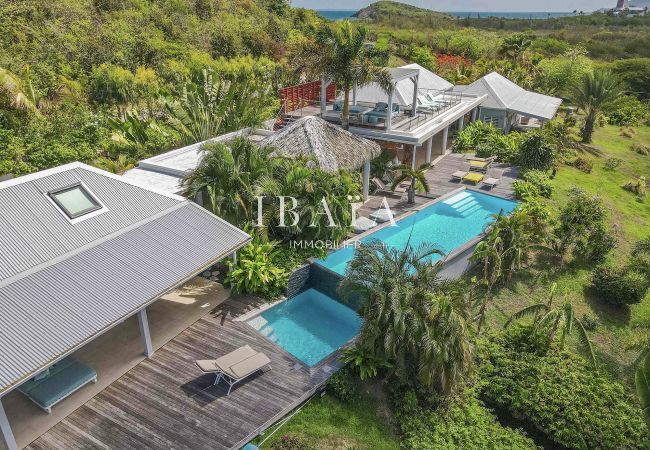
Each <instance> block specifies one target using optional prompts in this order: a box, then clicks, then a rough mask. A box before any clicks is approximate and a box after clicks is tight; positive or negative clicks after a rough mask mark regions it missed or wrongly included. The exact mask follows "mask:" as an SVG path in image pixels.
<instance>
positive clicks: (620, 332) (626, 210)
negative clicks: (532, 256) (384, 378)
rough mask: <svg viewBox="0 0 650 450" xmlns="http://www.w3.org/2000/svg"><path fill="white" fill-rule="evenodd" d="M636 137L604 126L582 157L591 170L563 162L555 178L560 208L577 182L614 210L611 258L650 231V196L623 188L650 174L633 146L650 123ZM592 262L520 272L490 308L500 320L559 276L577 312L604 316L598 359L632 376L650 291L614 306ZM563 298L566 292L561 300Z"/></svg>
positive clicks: (647, 320) (597, 336)
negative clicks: (597, 288) (594, 276)
mask: <svg viewBox="0 0 650 450" xmlns="http://www.w3.org/2000/svg"><path fill="white" fill-rule="evenodd" d="M635 130H636V133H635V134H634V136H633V137H632V138H627V137H623V136H621V135H620V129H619V128H618V127H613V126H607V127H604V128H599V129H598V130H597V131H596V134H595V136H594V144H593V146H594V147H595V149H596V151H595V152H587V151H585V152H582V154H581V155H580V156H581V157H584V158H587V159H589V160H591V161H592V162H593V170H592V172H591V173H584V172H581V171H580V170H578V169H576V168H573V167H569V166H562V167H561V168H560V169H559V171H558V174H557V177H556V179H555V181H554V188H555V191H554V193H553V197H552V199H551V203H552V205H553V206H554V207H556V208H555V209H556V210H557V208H559V207H561V206H562V205H564V204H565V202H566V197H567V192H568V191H569V189H570V188H571V187H573V186H579V187H581V188H582V189H584V190H586V191H588V192H590V193H592V194H597V195H599V196H600V197H601V198H602V200H603V203H604V205H605V206H606V207H607V209H608V210H609V213H610V223H611V226H612V229H613V231H614V233H615V235H616V237H617V239H618V246H617V248H616V249H615V250H614V251H613V252H612V256H611V257H612V258H613V259H614V260H616V261H623V260H625V258H627V256H628V255H629V251H630V248H631V246H632V245H633V244H634V243H635V242H636V241H637V240H638V239H640V238H642V237H644V236H647V235H648V234H650V197H648V198H646V199H645V202H640V201H639V200H638V199H637V198H636V196H635V195H634V194H632V193H630V192H627V191H625V190H624V189H622V188H621V185H623V184H624V183H625V182H627V181H629V180H631V179H632V178H633V177H638V176H640V175H645V176H646V178H648V179H650V156H642V155H639V154H638V153H636V152H634V151H632V150H630V146H631V145H632V144H633V143H640V144H645V145H650V127H637V128H636V129H635ZM613 157H615V158H619V159H621V160H622V164H621V166H620V167H618V168H617V169H615V170H614V171H608V170H606V169H605V168H604V167H603V164H604V162H605V161H606V160H607V158H613ZM590 270H591V268H590V267H585V266H580V265H578V264H575V263H574V264H569V265H568V266H567V267H563V268H562V269H560V270H558V271H557V273H555V274H553V275H552V276H548V273H547V271H545V272H546V275H545V276H544V278H546V279H544V278H542V279H541V280H539V279H538V278H537V277H538V276H539V275H540V274H539V273H536V272H535V271H530V272H527V273H524V274H522V275H520V276H519V277H517V279H515V280H514V281H513V282H512V283H510V284H509V286H508V287H507V288H504V289H502V290H501V291H500V293H499V295H498V297H497V299H496V300H495V302H494V304H493V307H492V309H491V311H490V321H491V323H493V324H494V325H496V326H499V325H500V324H503V323H504V321H505V320H506V319H507V318H508V317H509V316H510V314H512V313H513V312H515V311H517V310H518V309H520V308H522V307H524V306H526V305H529V304H531V303H534V302H536V301H540V300H542V299H544V298H545V296H546V295H547V292H548V286H549V284H550V283H551V282H557V283H558V288H559V292H561V293H562V294H564V295H566V297H567V298H568V299H570V300H571V301H572V303H573V306H574V308H575V310H576V312H577V316H578V317H579V318H581V317H582V316H583V314H587V315H590V316H592V317H595V318H597V319H598V321H599V322H600V324H599V326H598V328H597V329H596V330H595V331H592V332H591V337H592V340H593V341H594V343H595V345H596V349H597V353H598V357H599V360H600V362H601V363H602V364H604V365H605V366H606V367H607V368H608V369H609V370H611V371H612V372H613V373H615V374H617V375H619V376H621V377H622V378H623V379H624V380H626V381H627V382H628V383H629V382H631V376H632V375H631V374H632V368H631V367H630V365H631V363H632V362H633V361H634V360H635V358H636V357H637V355H638V351H629V350H626V348H625V347H626V346H627V345H628V344H629V343H630V342H631V341H633V340H634V339H635V338H636V337H638V335H639V334H640V333H642V332H643V333H647V330H648V328H645V329H644V328H641V327H640V326H641V325H645V326H646V327H650V295H648V296H646V298H645V300H644V301H643V302H642V303H641V304H638V305H634V306H632V307H631V308H612V307H609V306H607V305H605V304H604V303H603V302H602V301H600V300H599V299H597V298H593V297H592V296H591V295H590V294H589V291H588V290H587V289H586V288H587V286H588V285H589V279H590ZM558 301H562V300H561V297H560V300H558Z"/></svg>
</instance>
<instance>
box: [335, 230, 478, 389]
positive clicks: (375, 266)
mask: <svg viewBox="0 0 650 450" xmlns="http://www.w3.org/2000/svg"><path fill="white" fill-rule="evenodd" d="M441 254H442V253H441V251H440V250H439V249H438V248H437V247H436V246H434V245H432V244H428V245H427V244H423V245H421V246H419V247H417V248H411V247H408V248H407V249H406V250H399V249H397V248H394V247H387V246H385V245H383V244H382V243H381V242H379V241H376V240H375V241H370V242H367V243H363V244H362V245H361V246H360V247H359V248H357V250H356V253H355V257H354V259H353V260H352V261H351V262H350V265H349V267H348V270H347V272H346V277H345V278H344V279H343V280H342V281H341V283H340V284H339V292H340V293H341V296H342V297H343V298H344V299H345V300H346V301H350V302H351V301H353V300H356V301H359V303H360V308H359V311H360V314H361V316H362V317H363V325H362V327H361V331H360V333H359V336H358V337H357V340H356V343H355V345H354V346H353V347H352V348H351V349H350V350H348V351H346V360H347V361H348V362H351V363H352V364H353V365H354V366H356V367H358V368H359V369H360V371H361V374H362V376H363V374H364V371H365V373H366V374H367V375H373V374H374V373H378V372H379V370H382V374H386V375H388V376H393V377H394V378H395V379H396V381H397V382H398V383H399V384H400V385H406V386H413V385H417V386H422V387H424V388H425V389H431V390H435V391H438V392H441V393H444V394H449V393H450V392H452V391H453V389H454V388H455V387H456V386H457V385H458V383H459V382H460V381H461V380H463V379H464V377H465V376H466V374H467V372H468V370H469V368H470V364H471V346H470V342H469V329H468V328H469V324H468V318H467V313H468V311H467V307H466V305H465V299H464V298H460V297H458V296H456V295H452V294H451V293H450V294H447V293H445V292H443V290H442V287H443V285H444V283H443V281H442V280H441V279H440V277H439V272H440V270H441V265H439V264H435V265H434V264H432V263H431V257H432V256H434V255H438V256H439V255H441ZM384 369H385V370H384Z"/></svg>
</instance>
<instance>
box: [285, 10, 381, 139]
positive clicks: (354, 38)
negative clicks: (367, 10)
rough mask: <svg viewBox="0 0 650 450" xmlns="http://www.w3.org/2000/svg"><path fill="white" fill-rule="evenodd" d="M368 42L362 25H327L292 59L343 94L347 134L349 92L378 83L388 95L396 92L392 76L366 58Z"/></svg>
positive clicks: (342, 121) (344, 123) (342, 116)
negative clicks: (334, 85)
mask: <svg viewBox="0 0 650 450" xmlns="http://www.w3.org/2000/svg"><path fill="white" fill-rule="evenodd" d="M367 41H368V29H367V28H366V27H365V26H363V25H357V24H355V25H353V24H352V23H351V22H350V21H349V20H344V21H342V22H338V23H336V24H333V25H329V24H325V25H323V26H322V27H321V28H320V29H318V31H317V32H316V35H315V38H314V39H313V40H311V41H310V42H309V43H308V44H306V45H304V46H303V47H302V48H301V49H300V50H299V51H298V52H297V53H296V54H295V55H294V56H293V58H292V59H293V61H294V65H296V66H298V68H299V69H301V70H304V71H306V72H307V73H309V74H310V75H313V76H315V77H322V78H324V79H326V80H331V81H333V82H334V83H336V86H337V87H338V88H339V89H341V90H342V91H343V96H344V99H343V111H342V112H341V124H342V126H343V128H344V129H346V130H347V129H348V128H349V126H350V125H349V124H350V91H351V90H352V89H353V88H354V87H355V86H356V87H362V86H365V85H367V84H369V83H373V82H375V83H377V84H379V86H380V87H381V88H382V89H383V90H385V91H386V92H389V91H390V90H391V89H392V88H393V83H392V77H391V75H390V72H389V71H388V70H387V69H385V68H383V67H377V66H375V65H374V64H373V62H372V60H371V59H370V58H369V57H368V55H367V54H366V45H367ZM389 108H390V105H389ZM389 113H390V112H389Z"/></svg>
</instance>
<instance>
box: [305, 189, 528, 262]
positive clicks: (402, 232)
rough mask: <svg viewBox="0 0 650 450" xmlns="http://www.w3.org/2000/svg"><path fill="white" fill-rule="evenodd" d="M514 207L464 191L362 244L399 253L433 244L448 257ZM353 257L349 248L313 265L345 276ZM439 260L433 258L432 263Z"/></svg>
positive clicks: (378, 233) (489, 197) (497, 199)
mask: <svg viewBox="0 0 650 450" xmlns="http://www.w3.org/2000/svg"><path fill="white" fill-rule="evenodd" d="M516 206H517V202H515V201H511V200H506V199H503V198H500V197H495V196H493V195H487V194H482V193H480V192H475V191H469V190H465V191H463V192H460V193H458V194H455V195H453V196H451V197H449V198H446V199H444V200H442V201H439V202H437V203H435V204H433V205H431V206H429V207H427V208H424V209H423V210H421V211H418V212H417V213H415V214H413V215H411V216H409V217H406V218H404V219H402V220H399V221H397V223H396V226H387V227H386V228H382V229H381V230H378V231H376V232H374V233H372V234H370V235H368V236H366V237H364V238H363V239H361V242H362V243H363V242H368V241H369V240H373V239H378V240H379V241H381V242H382V243H383V244H384V245H387V246H391V247H394V248H398V249H404V248H406V246H407V245H410V246H411V247H413V248H416V247H418V246H419V245H420V244H422V243H433V244H437V245H438V246H439V247H440V248H441V249H442V250H443V251H444V253H445V254H448V253H449V252H451V251H452V250H454V249H456V248H458V247H460V246H461V245H462V244H464V243H466V242H467V241H469V240H471V239H473V238H475V237H477V236H479V235H480V234H481V233H482V232H483V231H484V230H485V227H486V226H487V225H489V224H490V223H491V222H492V220H493V219H492V214H498V213H499V212H500V211H503V213H504V214H509V213H511V212H512V210H513V209H515V207H516ZM353 257H354V247H353V246H349V247H345V248H342V249H340V250H337V251H335V252H333V253H331V254H329V255H328V256H327V258H325V259H319V260H317V261H316V263H317V264H319V265H321V266H323V267H326V268H328V269H330V270H332V271H334V272H336V273H338V274H341V275H344V274H345V270H346V269H347V267H348V263H349V262H350V261H351V260H352V258H353ZM440 258H441V256H439V255H434V256H432V257H431V261H432V262H434V261H437V260H438V259H440Z"/></svg>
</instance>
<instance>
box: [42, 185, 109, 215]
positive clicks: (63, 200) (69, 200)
mask: <svg viewBox="0 0 650 450" xmlns="http://www.w3.org/2000/svg"><path fill="white" fill-rule="evenodd" d="M47 195H49V196H50V198H51V199H52V200H53V201H54V203H56V205H57V206H58V207H59V208H61V211H63V212H64V213H65V215H66V216H68V218H70V219H76V218H78V217H81V216H85V215H86V214H89V213H91V212H93V211H97V210H99V209H102V205H101V204H100V203H99V202H98V201H97V200H96V199H95V197H93V196H92V195H91V194H90V192H88V191H87V190H86V188H85V187H84V186H82V185H81V184H75V185H74V186H69V187H66V188H63V189H58V190H56V191H52V192H49V193H48V194H47Z"/></svg>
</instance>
